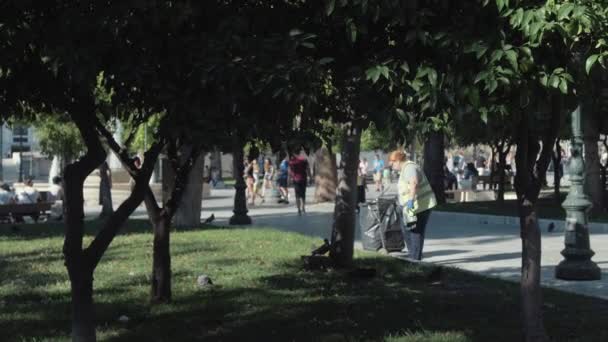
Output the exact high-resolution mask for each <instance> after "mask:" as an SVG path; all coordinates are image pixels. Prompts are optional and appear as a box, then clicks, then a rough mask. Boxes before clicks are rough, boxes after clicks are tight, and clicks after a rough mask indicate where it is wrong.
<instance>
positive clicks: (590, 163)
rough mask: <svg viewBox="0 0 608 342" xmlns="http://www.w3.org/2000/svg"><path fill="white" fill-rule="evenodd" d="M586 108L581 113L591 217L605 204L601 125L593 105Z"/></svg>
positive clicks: (586, 186) (586, 187) (586, 185)
mask: <svg viewBox="0 0 608 342" xmlns="http://www.w3.org/2000/svg"><path fill="white" fill-rule="evenodd" d="M585 107H587V109H586V110H582V111H581V115H582V121H583V139H584V142H585V192H586V193H587V195H588V196H589V198H590V200H591V202H592V203H593V207H592V208H591V216H596V215H597V214H599V213H600V212H601V210H602V209H601V208H602V203H603V201H602V199H603V198H602V197H603V192H602V186H601V180H600V159H599V151H598V140H599V139H600V133H599V124H600V123H599V120H598V118H597V115H596V114H595V113H594V112H593V111H592V108H591V105H590V104H587V105H586V106H585Z"/></svg>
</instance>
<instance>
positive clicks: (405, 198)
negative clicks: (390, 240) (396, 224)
mask: <svg viewBox="0 0 608 342" xmlns="http://www.w3.org/2000/svg"><path fill="white" fill-rule="evenodd" d="M389 160H390V162H391V165H392V168H393V169H394V170H401V174H400V176H399V183H398V200H399V205H400V207H401V208H402V209H401V213H402V227H403V234H404V238H405V244H406V246H407V250H408V254H409V258H410V259H413V260H422V249H423V247H424V236H425V231H426V224H427V222H428V219H429V216H430V214H431V209H432V208H434V207H435V206H436V205H437V200H436V198H435V194H434V193H433V189H432V188H431V185H430V183H429V181H428V179H427V178H426V176H425V175H424V173H423V172H422V170H421V169H420V166H419V165H418V164H416V163H415V162H413V161H411V160H409V158H408V156H407V154H406V153H405V152H404V151H400V150H397V151H394V152H392V153H391V155H390V158H389Z"/></svg>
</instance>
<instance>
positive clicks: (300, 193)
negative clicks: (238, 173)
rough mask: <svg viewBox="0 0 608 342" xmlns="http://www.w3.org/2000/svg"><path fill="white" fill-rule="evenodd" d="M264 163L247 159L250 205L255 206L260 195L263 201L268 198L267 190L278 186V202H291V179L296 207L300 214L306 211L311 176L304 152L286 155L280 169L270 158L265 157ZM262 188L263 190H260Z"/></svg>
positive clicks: (246, 176)
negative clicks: (289, 185)
mask: <svg viewBox="0 0 608 342" xmlns="http://www.w3.org/2000/svg"><path fill="white" fill-rule="evenodd" d="M262 160H263V165H262V167H260V162H258V160H257V159H255V158H252V159H251V160H246V161H245V167H244V177H245V183H246V185H247V200H248V203H249V205H251V206H254V205H255V200H256V197H260V199H261V203H264V202H265V200H266V192H267V190H271V191H272V190H274V189H275V183H274V180H275V178H276V186H277V187H278V190H279V200H278V203H282V204H289V198H290V196H289V190H288V184H289V180H290V179H291V181H292V183H293V187H294V192H295V198H296V207H297V208H298V215H302V214H303V213H305V212H306V187H307V186H308V180H309V179H310V178H311V177H310V173H311V172H310V168H309V165H308V159H307V158H306V157H305V156H304V155H302V154H295V153H294V154H292V155H291V157H287V156H286V157H285V158H283V160H282V161H281V163H280V164H279V167H278V170H275V167H274V165H273V163H272V160H271V159H270V158H263V159H262ZM260 189H261V191H260Z"/></svg>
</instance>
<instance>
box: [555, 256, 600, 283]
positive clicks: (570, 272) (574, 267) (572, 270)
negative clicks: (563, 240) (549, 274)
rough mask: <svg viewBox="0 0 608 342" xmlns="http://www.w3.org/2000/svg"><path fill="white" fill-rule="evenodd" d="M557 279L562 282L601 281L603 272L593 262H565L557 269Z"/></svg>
mask: <svg viewBox="0 0 608 342" xmlns="http://www.w3.org/2000/svg"><path fill="white" fill-rule="evenodd" d="M555 277H556V278H557V279H562V280H600V279H602V270H600V268H599V267H598V266H597V264H596V263H595V262H593V261H591V260H563V261H562V262H560V263H559V265H557V267H556V268H555Z"/></svg>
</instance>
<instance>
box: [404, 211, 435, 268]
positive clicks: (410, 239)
mask: <svg viewBox="0 0 608 342" xmlns="http://www.w3.org/2000/svg"><path fill="white" fill-rule="evenodd" d="M429 216H431V211H430V210H426V211H423V212H421V213H418V215H416V222H415V223H410V224H407V225H406V224H405V223H404V224H403V230H404V232H403V238H404V239H405V245H406V246H407V252H408V256H409V258H410V259H414V260H422V248H423V247H424V234H425V232H426V224H427V222H428V221H429Z"/></svg>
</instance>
